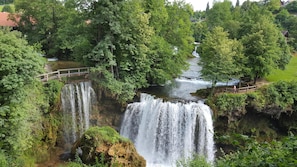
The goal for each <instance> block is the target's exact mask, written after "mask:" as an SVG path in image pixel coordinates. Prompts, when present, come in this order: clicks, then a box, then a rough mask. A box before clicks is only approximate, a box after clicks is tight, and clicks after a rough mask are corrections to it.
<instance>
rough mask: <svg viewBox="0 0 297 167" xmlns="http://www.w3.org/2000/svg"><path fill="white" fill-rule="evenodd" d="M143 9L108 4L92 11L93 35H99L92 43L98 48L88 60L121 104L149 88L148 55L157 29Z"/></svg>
mask: <svg viewBox="0 0 297 167" xmlns="http://www.w3.org/2000/svg"><path fill="white" fill-rule="evenodd" d="M112 2H113V3H112ZM141 5H142V4H141V1H139V0H133V1H110V0H104V1H98V2H93V4H92V5H91V7H90V9H92V10H90V13H89V16H90V17H91V20H90V21H91V22H90V26H91V28H92V31H90V32H89V33H91V34H96V35H95V36H94V39H93V41H92V42H96V43H97V44H96V46H95V47H94V49H93V51H92V52H91V53H90V54H88V55H87V56H86V57H85V58H86V60H87V61H88V62H89V63H90V64H91V65H92V66H96V68H94V69H93V70H94V71H96V73H97V74H99V75H97V76H96V78H98V82H100V84H101V85H102V86H104V87H105V88H107V89H109V90H111V91H112V92H113V93H115V94H116V95H118V97H120V98H121V100H128V99H131V98H132V97H133V95H134V91H135V90H136V89H138V88H141V87H145V86H147V85H148V82H147V79H146V74H147V73H148V72H149V70H150V68H149V67H150V62H149V57H148V56H147V51H148V45H149V44H150V41H151V36H152V34H153V29H152V28H151V27H150V26H149V25H148V24H149V15H148V14H146V13H144V9H143V8H142V6H141Z"/></svg>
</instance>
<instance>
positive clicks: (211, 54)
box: [199, 27, 242, 87]
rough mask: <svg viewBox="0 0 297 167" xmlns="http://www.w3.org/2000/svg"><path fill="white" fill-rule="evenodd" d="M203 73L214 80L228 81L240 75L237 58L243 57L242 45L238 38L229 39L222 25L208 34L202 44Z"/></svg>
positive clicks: (213, 82) (204, 76)
mask: <svg viewBox="0 0 297 167" xmlns="http://www.w3.org/2000/svg"><path fill="white" fill-rule="evenodd" d="M200 48H201V50H200V53H199V54H200V62H199V65H201V66H202V70H201V75H202V77H203V78H204V79H205V80H209V81H211V82H212V87H214V86H215V84H216V83H217V82H218V81H228V80H229V79H230V78H237V77H239V76H240V74H239V71H240V70H241V68H240V66H237V62H236V61H235V60H239V59H241V56H242V54H241V49H242V45H241V44H240V42H238V41H237V40H232V39H228V33H227V32H225V31H224V30H223V28H221V27H215V28H214V29H213V31H212V32H210V33H208V34H207V35H206V38H205V39H204V40H203V42H202V44H201V46H200Z"/></svg>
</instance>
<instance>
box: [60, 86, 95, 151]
mask: <svg viewBox="0 0 297 167" xmlns="http://www.w3.org/2000/svg"><path fill="white" fill-rule="evenodd" d="M95 99H96V96H95V92H94V90H93V89H92V87H91V82H80V83H76V84H67V85H65V86H64V87H63V89H62V93H61V100H62V109H63V129H64V138H65V142H66V143H68V144H72V143H74V142H75V141H76V140H77V139H78V138H79V137H80V136H81V135H82V134H83V132H84V131H85V130H86V129H88V128H89V126H90V118H89V117H90V112H91V108H92V103H93V102H95ZM66 150H67V148H66ZM68 151H69V150H68Z"/></svg>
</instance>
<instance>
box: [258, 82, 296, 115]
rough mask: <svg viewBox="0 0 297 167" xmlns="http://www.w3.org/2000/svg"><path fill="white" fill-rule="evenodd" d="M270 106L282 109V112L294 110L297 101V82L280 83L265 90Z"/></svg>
mask: <svg viewBox="0 0 297 167" xmlns="http://www.w3.org/2000/svg"><path fill="white" fill-rule="evenodd" d="M263 94H264V95H265V98H266V101H267V102H266V103H267V105H268V106H276V107H280V109H281V111H282V110H283V111H286V110H294V107H293V106H294V105H295V103H296V101H297V96H296V95H297V83H296V81H291V82H285V81H279V82H276V83H273V84H272V85H270V86H269V87H267V88H266V89H264V90H263Z"/></svg>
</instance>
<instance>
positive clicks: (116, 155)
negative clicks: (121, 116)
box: [72, 126, 146, 167]
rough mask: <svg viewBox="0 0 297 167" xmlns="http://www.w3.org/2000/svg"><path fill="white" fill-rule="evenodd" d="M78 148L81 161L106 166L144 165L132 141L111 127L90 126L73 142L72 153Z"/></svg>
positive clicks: (131, 166) (133, 166) (128, 166)
mask: <svg viewBox="0 0 297 167" xmlns="http://www.w3.org/2000/svg"><path fill="white" fill-rule="evenodd" d="M78 150H80V151H79V152H80V153H79V154H80V158H81V160H82V162H83V163H85V164H91V165H94V164H96V160H97V163H98V162H99V163H101V164H108V166H121V167H145V166H146V162H145V159H144V158H143V157H142V156H140V155H139V154H138V153H137V151H136V149H135V147H134V145H133V143H132V142H131V141H130V140H129V139H126V138H124V137H121V136H120V135H119V134H118V133H117V132H116V131H115V130H114V129H113V128H111V127H108V126H106V127H91V128H90V129H88V130H87V131H86V132H85V133H84V134H83V135H82V137H81V138H80V139H79V140H78V141H77V142H76V143H75V144H74V146H73V148H72V154H76V152H77V151H78Z"/></svg>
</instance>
